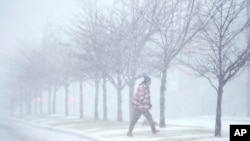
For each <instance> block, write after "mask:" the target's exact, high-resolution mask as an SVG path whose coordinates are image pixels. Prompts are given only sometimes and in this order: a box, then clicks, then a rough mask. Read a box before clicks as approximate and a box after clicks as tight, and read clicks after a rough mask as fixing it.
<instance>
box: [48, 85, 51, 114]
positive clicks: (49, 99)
mask: <svg viewBox="0 0 250 141" xmlns="http://www.w3.org/2000/svg"><path fill="white" fill-rule="evenodd" d="M48 102H49V105H48V114H49V115H50V114H51V88H49V93H48Z"/></svg>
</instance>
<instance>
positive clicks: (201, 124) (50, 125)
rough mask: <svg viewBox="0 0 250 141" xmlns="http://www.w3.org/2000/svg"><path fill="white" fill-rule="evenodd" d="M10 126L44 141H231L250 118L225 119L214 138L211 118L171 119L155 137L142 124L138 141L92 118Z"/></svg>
mask: <svg viewBox="0 0 250 141" xmlns="http://www.w3.org/2000/svg"><path fill="white" fill-rule="evenodd" d="M10 124H12V125H13V126H16V127H18V128H19V129H21V130H22V132H23V134H26V135H35V136H36V137H38V136H40V137H39V138H42V139H44V141H47V140H48V141H50V140H51V139H53V140H54V141H57V140H58V141H59V140H60V141H68V140H69V141H77V140H80V139H81V141H83V139H82V138H85V139H87V140H88V139H93V140H98V141H118V140H119V141H123V140H124V141H125V140H126V141H165V140H166V141H184V140H185V141H187V140H188V141H229V125H230V124H250V118H223V121H222V137H214V119H213V118H211V117H193V118H185V119H168V120H166V124H167V127H166V128H159V127H157V128H158V129H159V130H160V133H159V134H156V135H153V134H152V133H151V131H150V128H149V126H147V125H146V126H145V125H143V126H142V125H141V123H138V124H137V125H136V127H135V129H134V132H133V134H134V137H127V136H126V133H127V129H128V125H129V123H128V122H116V121H106V122H104V121H101V120H100V121H96V120H93V119H90V118H89V119H88V118H87V119H78V118H77V117H67V118H65V117H62V116H49V117H48V116H46V117H40V118H38V117H22V118H12V119H11V121H10ZM57 132H58V133H57ZM45 137H46V139H45ZM47 138H48V139H47ZM49 139H50V140H49Z"/></svg>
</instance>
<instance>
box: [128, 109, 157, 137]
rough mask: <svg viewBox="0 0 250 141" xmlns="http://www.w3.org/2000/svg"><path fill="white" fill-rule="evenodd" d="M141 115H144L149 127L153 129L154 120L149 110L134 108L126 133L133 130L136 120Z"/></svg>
mask: <svg viewBox="0 0 250 141" xmlns="http://www.w3.org/2000/svg"><path fill="white" fill-rule="evenodd" d="M141 115H144V117H145V118H146V119H147V121H148V122H149V125H150V127H151V130H152V132H153V131H155V125H154V121H153V118H152V116H151V114H150V112H149V111H141V110H138V109H134V111H133V115H132V119H131V121H130V125H129V131H128V133H132V132H133V129H134V126H135V124H136V122H137V121H138V119H139V118H140V117H141Z"/></svg>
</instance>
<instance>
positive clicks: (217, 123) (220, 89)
mask: <svg viewBox="0 0 250 141" xmlns="http://www.w3.org/2000/svg"><path fill="white" fill-rule="evenodd" d="M222 94H223V84H221V83H219V87H218V91H217V106H216V121H215V136H216V137H218V136H221V105H222Z"/></svg>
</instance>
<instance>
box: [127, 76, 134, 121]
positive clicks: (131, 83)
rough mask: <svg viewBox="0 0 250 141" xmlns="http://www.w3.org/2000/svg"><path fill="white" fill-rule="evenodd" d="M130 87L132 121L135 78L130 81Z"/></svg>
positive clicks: (130, 116)
mask: <svg viewBox="0 0 250 141" xmlns="http://www.w3.org/2000/svg"><path fill="white" fill-rule="evenodd" d="M128 87H129V119H130V121H131V120H132V112H133V107H132V100H133V95H134V89H135V79H132V80H131V81H130V83H129V85H128Z"/></svg>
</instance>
